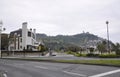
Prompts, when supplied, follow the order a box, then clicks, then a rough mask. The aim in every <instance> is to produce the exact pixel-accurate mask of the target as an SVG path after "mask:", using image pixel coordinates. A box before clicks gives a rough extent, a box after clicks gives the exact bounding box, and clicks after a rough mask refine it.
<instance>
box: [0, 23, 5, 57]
mask: <svg viewBox="0 0 120 77" xmlns="http://www.w3.org/2000/svg"><path fill="white" fill-rule="evenodd" d="M2 26H3V22H2V21H0V58H2V52H1V33H2V31H4V30H5V28H3V29H2Z"/></svg>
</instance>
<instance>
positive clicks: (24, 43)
mask: <svg viewBox="0 0 120 77" xmlns="http://www.w3.org/2000/svg"><path fill="white" fill-rule="evenodd" d="M39 44H40V43H39V42H38V41H36V29H33V30H32V29H28V28H27V22H24V23H22V29H19V30H15V31H12V32H11V33H10V36H9V46H8V50H9V51H22V50H33V51H35V50H37V46H39Z"/></svg>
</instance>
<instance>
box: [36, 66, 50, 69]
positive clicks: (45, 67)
mask: <svg viewBox="0 0 120 77" xmlns="http://www.w3.org/2000/svg"><path fill="white" fill-rule="evenodd" d="M34 67H36V68H41V69H48V68H47V67H42V66H34Z"/></svg>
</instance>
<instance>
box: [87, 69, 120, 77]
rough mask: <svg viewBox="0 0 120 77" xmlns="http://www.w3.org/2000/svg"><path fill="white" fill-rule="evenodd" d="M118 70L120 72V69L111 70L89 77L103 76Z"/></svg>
mask: <svg viewBox="0 0 120 77" xmlns="http://www.w3.org/2000/svg"><path fill="white" fill-rule="evenodd" d="M117 72H120V69H118V70H113V71H109V72H105V73H101V74H97V75H93V76H89V77H102V76H105V75H110V74H113V73H117Z"/></svg>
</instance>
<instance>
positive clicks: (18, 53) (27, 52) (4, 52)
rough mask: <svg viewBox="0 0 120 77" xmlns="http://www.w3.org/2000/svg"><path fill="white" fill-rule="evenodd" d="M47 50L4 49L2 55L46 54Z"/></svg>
mask: <svg viewBox="0 0 120 77" xmlns="http://www.w3.org/2000/svg"><path fill="white" fill-rule="evenodd" d="M46 53H47V52H43V53H42V52H41V51H2V52H1V55H2V56H3V57H4V56H5V57H6V56H27V55H29V56H40V55H45V54H46Z"/></svg>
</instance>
